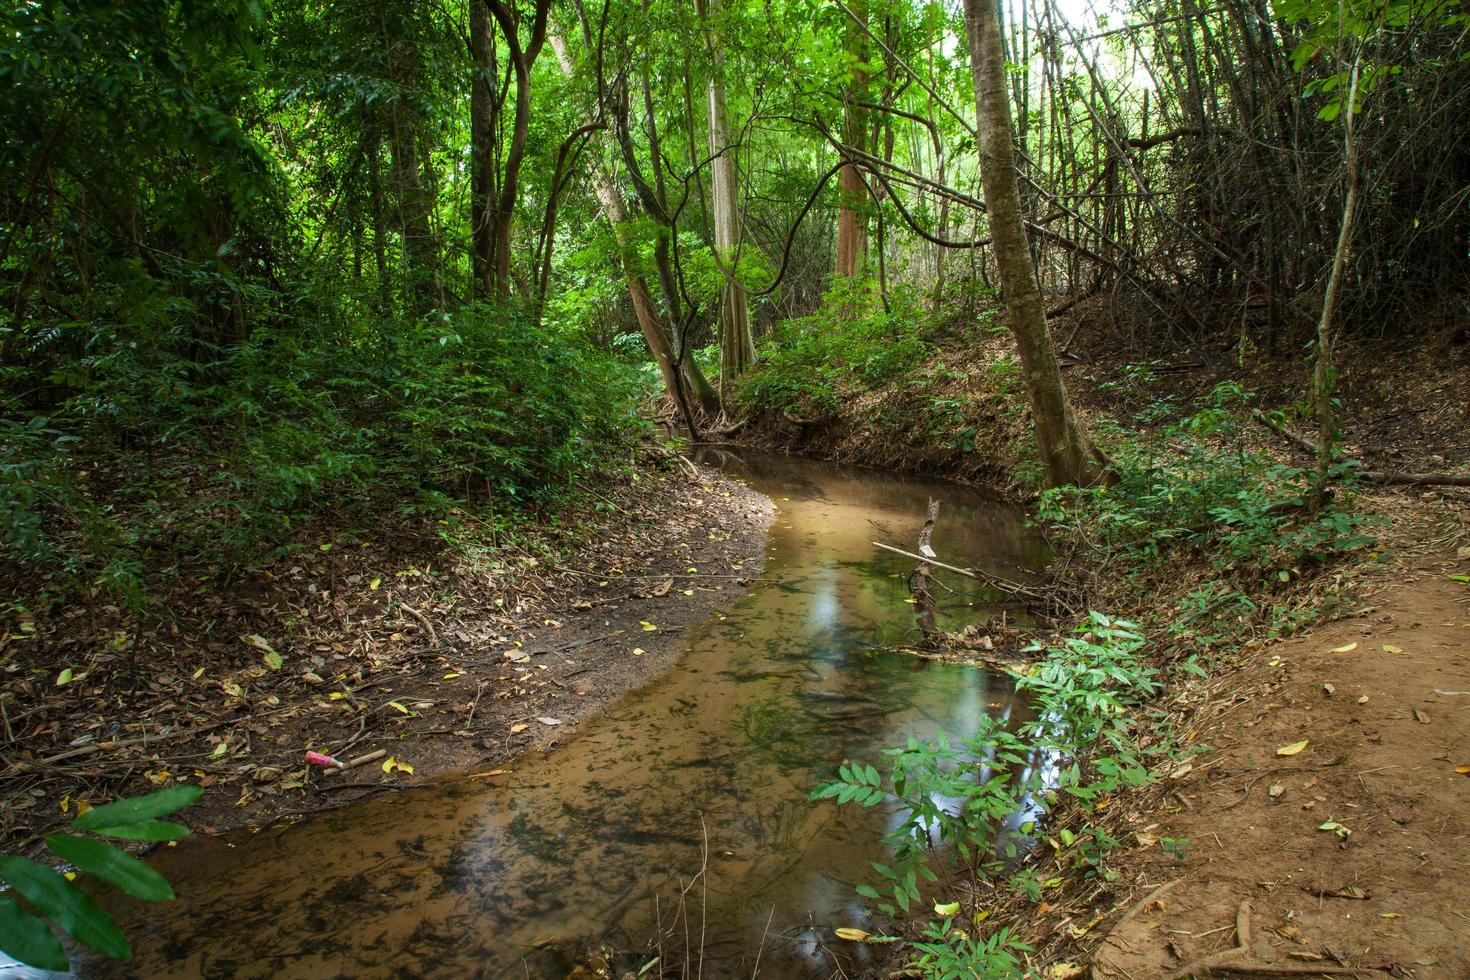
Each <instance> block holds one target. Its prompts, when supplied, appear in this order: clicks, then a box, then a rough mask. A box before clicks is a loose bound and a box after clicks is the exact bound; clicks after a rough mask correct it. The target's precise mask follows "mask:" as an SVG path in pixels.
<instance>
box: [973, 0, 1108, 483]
mask: <svg viewBox="0 0 1470 980" xmlns="http://www.w3.org/2000/svg"><path fill="white" fill-rule="evenodd" d="M964 9H965V30H966V33H967V34H968V35H969V42H970V68H971V71H972V72H973V74H974V78H975V115H976V124H977V125H976V128H977V130H978V132H979V141H978V142H979V147H978V148H979V151H980V178H981V183H982V186H983V187H984V191H985V207H986V211H987V213H988V214H989V217H990V234H991V238H992V242H993V246H992V247H993V248H994V251H995V264H996V268H997V271H998V272H999V274H1000V281H1001V288H1002V290H1003V291H1004V292H1005V303H1006V311H1007V312H1008V313H1009V315H1010V321H1011V331H1012V332H1013V333H1014V334H1015V337H1016V347H1017V348H1018V349H1019V351H1020V355H1021V366H1022V369H1023V371H1024V372H1025V376H1026V388H1027V391H1028V392H1029V394H1030V396H1031V415H1032V422H1033V424H1034V426H1035V429H1036V448H1037V451H1038V452H1039V453H1040V455H1041V462H1042V466H1043V467H1044V468H1045V470H1046V482H1047V485H1048V486H1061V485H1063V484H1076V485H1077V486H1090V485H1092V484H1095V483H1097V482H1098V481H1100V480H1101V479H1102V478H1103V475H1104V469H1105V466H1106V463H1107V460H1106V458H1105V457H1104V456H1103V455H1102V453H1100V452H1099V451H1098V450H1097V449H1096V448H1095V447H1094V446H1093V445H1092V441H1091V439H1089V438H1088V435H1087V431H1086V430H1085V429H1084V427H1083V426H1082V423H1081V422H1080V421H1079V420H1078V419H1077V416H1076V414H1075V413H1074V412H1073V411H1072V406H1071V404H1070V403H1069V402H1068V400H1067V388H1066V385H1065V383H1064V382H1063V381H1062V371H1061V365H1060V363H1059V362H1058V361H1057V355H1056V349H1055V348H1054V347H1053V345H1052V339H1051V331H1050V329H1048V327H1047V324H1046V310H1045V308H1044V306H1043V305H1042V301H1041V290H1040V289H1039V288H1038V287H1037V285H1036V270H1035V268H1034V267H1033V265H1032V262H1031V251H1030V248H1029V245H1028V242H1027V238H1026V226H1025V222H1024V220H1023V218H1022V214H1021V198H1020V194H1019V193H1018V192H1017V188H1016V183H1017V179H1016V149H1015V145H1014V144H1013V142H1012V137H1011V106H1010V99H1009V95H1008V92H1007V88H1006V75H1005V55H1004V45H1002V43H1001V36H1000V21H999V18H998V16H997V13H996V7H995V2H994V0H964Z"/></svg>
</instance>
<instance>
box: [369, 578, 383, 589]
mask: <svg viewBox="0 0 1470 980" xmlns="http://www.w3.org/2000/svg"><path fill="white" fill-rule="evenodd" d="M382 584H383V580H382V579H381V578H374V579H373V580H372V581H371V582H369V583H368V588H370V589H377V587H378V586H380V585H382Z"/></svg>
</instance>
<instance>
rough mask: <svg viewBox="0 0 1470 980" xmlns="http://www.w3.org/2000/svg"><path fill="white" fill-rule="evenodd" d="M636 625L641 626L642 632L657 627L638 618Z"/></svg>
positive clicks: (650, 631)
mask: <svg viewBox="0 0 1470 980" xmlns="http://www.w3.org/2000/svg"><path fill="white" fill-rule="evenodd" d="M638 625H639V626H642V627H643V632H645V633H652V632H653V631H654V630H656V629H658V627H657V626H655V625H653V624H652V623H650V622H649V621H648V620H646V619H640V620H639V621H638Z"/></svg>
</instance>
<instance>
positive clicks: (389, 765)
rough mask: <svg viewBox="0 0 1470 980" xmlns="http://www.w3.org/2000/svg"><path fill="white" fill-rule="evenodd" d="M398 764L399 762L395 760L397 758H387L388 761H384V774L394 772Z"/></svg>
mask: <svg viewBox="0 0 1470 980" xmlns="http://www.w3.org/2000/svg"><path fill="white" fill-rule="evenodd" d="M397 764H398V760H397V759H395V758H393V757H392V756H391V755H390V756H388V758H386V759H384V760H383V771H384V772H392V771H393V767H394V766H396V765H397Z"/></svg>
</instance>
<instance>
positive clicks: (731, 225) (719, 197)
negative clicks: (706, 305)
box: [694, 0, 755, 395]
mask: <svg viewBox="0 0 1470 980" xmlns="http://www.w3.org/2000/svg"><path fill="white" fill-rule="evenodd" d="M694 3H695V9H696V10H698V11H699V15H700V17H701V18H702V19H703V21H704V27H705V35H704V36H705V43H706V45H707V46H708V48H709V53H710V77H709V84H708V86H707V96H708V101H709V152H710V158H711V159H710V173H711V179H710V189H711V197H712V199H713V201H712V204H713V207H712V210H713V211H714V223H715V254H716V256H717V257H718V258H719V261H720V270H721V272H722V273H723V274H724V277H725V282H724V286H723V287H722V288H721V290H720V319H719V326H720V391H721V393H722V394H726V395H727V394H728V392H729V385H730V382H732V381H733V380H734V379H735V378H737V377H739V376H740V375H741V374H743V373H745V371H746V369H747V368H749V367H750V366H751V365H752V364H754V363H755V339H754V337H753V336H752V334H751V332H750V311H749V307H748V305H747V303H746V296H745V286H744V285H742V284H741V282H740V270H739V262H740V244H741V243H740V203H739V195H738V188H737V184H736V180H737V177H736V167H735V148H734V146H733V145H732V144H731V141H730V122H729V112H728V110H727V108H726V102H725V79H724V70H725V52H724V39H723V37H722V36H721V29H720V24H719V20H720V15H721V12H722V5H721V2H720V0H694Z"/></svg>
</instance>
